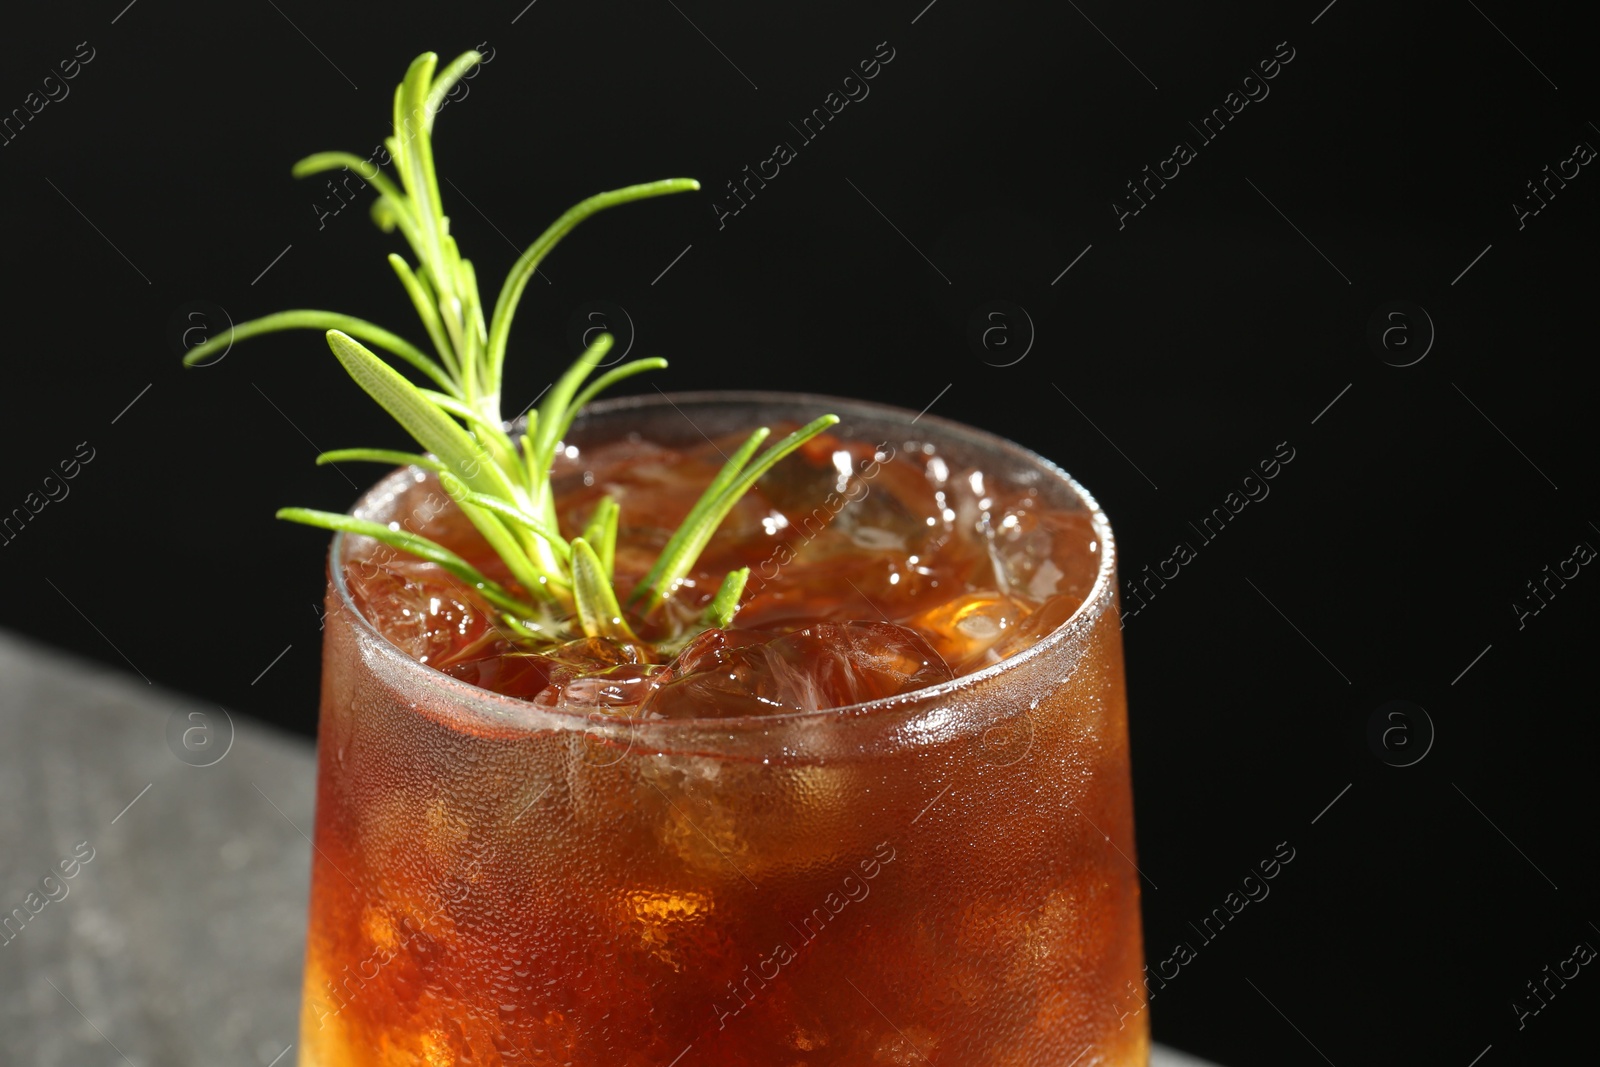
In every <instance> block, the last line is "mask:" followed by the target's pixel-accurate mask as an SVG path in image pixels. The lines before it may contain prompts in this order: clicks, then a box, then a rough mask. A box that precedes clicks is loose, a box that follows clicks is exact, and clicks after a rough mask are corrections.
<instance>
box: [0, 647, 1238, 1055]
mask: <svg viewBox="0 0 1600 1067" xmlns="http://www.w3.org/2000/svg"><path fill="white" fill-rule="evenodd" d="M306 699H307V700H313V699H315V694H310V693H308V694H307V695H306ZM185 730H191V731H196V732H193V733H191V734H190V735H189V742H190V744H189V745H188V746H187V747H186V746H185V745H184V744H183V743H182V742H181V740H180V738H181V736H182V733H183V731H185ZM178 752H182V753H185V754H186V756H185V758H184V759H180V758H179V757H178V755H176V754H175V753H178ZM205 763H209V764H210V765H209V766H202V765H199V764H205ZM315 781H316V779H315V753H314V750H313V746H312V745H311V743H310V742H309V741H306V740H304V739H302V738H298V737H291V736H287V735H284V734H281V733H278V732H276V731H274V730H272V729H270V728H268V727H266V726H263V725H261V724H259V723H256V722H253V721H248V720H243V719H241V718H240V717H239V716H237V715H234V716H231V717H230V715H229V713H228V712H227V711H226V710H225V709H223V708H220V707H217V706H215V705H208V704H205V703H202V702H199V701H196V700H194V699H193V698H191V697H186V696H181V695H178V694H175V693H172V692H168V691H165V690H162V689H159V688H157V687H154V686H151V685H149V684H147V683H146V682H145V681H143V680H142V679H141V678H139V677H138V676H135V675H125V674H121V673H118V672H114V671H111V670H108V669H106V668H104V667H101V666H99V665H96V664H91V663H90V662H88V661H86V660H81V659H77V658H74V657H72V656H69V655H67V654H65V653H62V652H59V651H56V650H53V649H48V648H45V647H43V646H40V645H36V644H32V643H30V642H28V641H25V640H23V639H21V638H18V637H15V636H10V635H7V634H5V633H3V632H0V920H4V922H3V925H0V1065H12V1064H15V1065H24V1064H26V1065H30V1067H56V1065H67V1064H70V1065H72V1067H93V1065H100V1064H104V1065H107V1067H113V1065H124V1067H188V1065H202V1064H203V1065H206V1067H212V1065H221V1064H238V1065H240V1067H248V1065H258V1067H268V1065H275V1067H291V1065H292V1064H293V1063H294V1059H295V1056H294V1053H292V1052H290V1053H289V1054H288V1055H284V1054H285V1053H286V1052H288V1050H289V1049H290V1048H291V1046H293V1045H294V1044H295V1043H296V1042H297V1041H298V1037H297V1034H296V1028H297V1024H298V1017H299V1011H298V1008H299V995H300V963H301V955H302V953H303V951H304V946H305V907H306V892H307V886H308V884H309V879H310V871H311V864H310V857H311V843H310V840H309V839H308V838H307V837H306V834H308V833H309V832H310V830H311V814H312V802H313V800H314V795H313V794H314V792H315ZM279 1057H282V1058H281V1059H280V1058H279ZM1151 1067H1206V1065H1205V1064H1203V1063H1201V1062H1200V1061H1199V1060H1195V1059H1192V1058H1190V1057H1188V1056H1185V1055H1183V1054H1181V1053H1177V1052H1174V1051H1172V1050H1170V1049H1164V1048H1158V1049H1157V1050H1156V1054H1155V1056H1154V1057H1153V1058H1152V1060H1151Z"/></svg>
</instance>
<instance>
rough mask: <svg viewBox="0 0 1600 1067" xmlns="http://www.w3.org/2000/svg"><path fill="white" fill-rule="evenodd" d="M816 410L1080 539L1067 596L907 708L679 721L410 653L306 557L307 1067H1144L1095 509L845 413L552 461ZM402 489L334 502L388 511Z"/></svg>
mask: <svg viewBox="0 0 1600 1067" xmlns="http://www.w3.org/2000/svg"><path fill="white" fill-rule="evenodd" d="M824 410H827V411H834V412H836V413H838V414H839V415H840V416H841V417H842V419H843V420H844V421H843V423H842V424H841V425H840V426H839V427H838V432H839V433H840V434H841V435H844V436H849V437H859V438H866V439H871V440H874V441H877V440H890V441H902V442H904V441H910V440H912V439H915V440H916V441H918V442H924V441H931V442H933V443H935V444H936V445H937V447H938V449H939V450H940V452H941V453H942V454H943V455H945V456H947V457H957V458H959V459H962V460H964V461H967V462H970V463H972V464H974V465H976V466H980V467H982V468H983V469H984V470H985V472H986V474H987V475H988V476H990V477H998V478H1002V479H1006V480H1009V481H1011V482H1014V483H1016V484H1019V485H1027V486H1031V487H1034V488H1036V489H1037V490H1038V492H1039V495H1040V496H1041V497H1042V499H1043V501H1044V502H1045V503H1046V504H1048V505H1049V506H1052V507H1055V508H1061V509H1079V510H1082V511H1084V512H1087V513H1088V514H1089V515H1090V517H1091V518H1092V522H1093V528H1094V531H1095V534H1096V537H1097V541H1098V545H1097V550H1098V552H1099V554H1100V558H1099V570H1098V573H1097V576H1096V578H1095V581H1094V584H1093V588H1092V590H1091V591H1090V593H1089V595H1088V596H1087V597H1086V598H1085V599H1084V601H1083V603H1082V604H1081V605H1079V606H1078V607H1077V609H1076V611H1075V612H1073V613H1072V614H1071V616H1070V618H1067V619H1066V620H1065V621H1064V622H1063V623H1062V624H1061V625H1060V626H1059V627H1057V628H1056V629H1055V630H1054V631H1052V632H1050V633H1049V634H1048V635H1047V636H1045V637H1044V638H1042V639H1041V640H1039V641H1038V642H1037V643H1036V644H1034V645H1032V646H1031V647H1028V648H1027V649H1026V650H1025V651H1022V652H1020V653H1017V654H1015V655H1013V656H1011V657H1010V658H1008V659H1005V660H1003V661H1002V662H999V663H997V664H995V665H993V666H990V667H987V668H985V669H983V670H980V671H978V672H977V673H974V674H970V675H967V676H964V677H960V678H957V679H955V680H954V681H950V682H946V683H943V684H940V685H937V686H934V687H931V688H927V689H923V690H920V691H917V692H915V693H912V694H910V695H908V696H902V697H897V698H892V699H888V700H882V701H876V702H872V703H866V704H859V705H856V706H853V707H846V708H838V709H834V710H829V711H821V712H804V713H793V714H780V715H772V716H766V717H743V718H710V717H708V718H705V719H689V720H676V719H675V720H661V719H656V720H649V719H641V720H629V719H617V718H614V717H611V716H609V715H606V714H603V713H600V712H598V711H594V712H589V713H586V712H584V711H583V710H582V709H576V710H572V711H563V712H553V711H548V710H542V709H540V708H538V707H535V706H534V705H533V704H530V703H528V702H525V701H521V700H516V699H511V698H508V697H503V696H498V695H496V694H494V693H490V692H487V691H484V690H481V689H478V688H475V687H473V686H470V685H467V684H465V683H462V682H460V681H457V680H456V679H454V678H451V677H449V676H447V675H445V674H443V673H440V672H439V671H436V670H434V669H433V668H431V667H428V666H426V665H424V664H421V663H419V662H417V661H416V660H413V659H412V658H410V657H409V656H407V655H406V654H404V653H403V652H401V651H400V650H399V649H398V648H396V647H395V646H394V645H392V644H390V643H389V642H388V641H387V640H386V639H385V638H384V637H383V636H382V635H381V634H380V633H379V632H378V631H377V630H376V629H374V627H373V625H372V624H371V623H370V622H369V621H368V620H367V619H366V618H364V617H363V616H362V614H361V613H360V612H359V611H358V610H357V609H356V607H355V605H354V603H353V602H352V600H351V595H350V590H349V588H348V587H347V583H346V569H347V567H349V566H353V565H360V564H359V563H356V562H354V561H357V560H359V559H360V558H362V552H363V551H370V550H371V548H372V545H373V543H372V542H370V541H366V542H365V544H364V545H363V544H362V541H363V539H360V538H354V537H346V536H343V535H340V536H338V537H336V538H335V539H334V542H333V547H332V551H331V554H330V562H329V580H328V590H327V606H328V614H327V617H326V625H325V632H324V652H323V680H322V718H321V725H320V733H319V748H318V779H317V816H316V839H315V856H314V860H313V869H312V886H311V922H310V935H309V942H308V946H307V952H306V973H305V989H304V1002H303V1012H302V1028H301V1040H300V1062H301V1064H302V1065H306V1067H311V1065H316V1067H347V1065H354V1064H429V1065H442V1064H457V1063H472V1064H502V1063H504V1064H508V1065H515V1064H546V1063H549V1064H566V1065H572V1067H587V1065H605V1067H617V1065H621V1064H641V1065H645V1064H647V1065H650V1067H672V1065H678V1067H701V1065H706V1064H751V1065H756V1064H760V1065H785V1067H787V1065H792V1064H861V1065H866V1064H932V1063H940V1064H945V1065H949V1067H977V1065H990V1064H994V1065H998V1064H1015V1065H1036V1067H1046V1065H1048V1067H1065V1065H1067V1064H1074V1065H1076V1067H1089V1065H1091V1064H1113V1065H1141V1067H1142V1065H1144V1064H1145V1063H1146V1062H1147V1058H1148V1048H1149V1032H1148V1021H1147V1020H1148V1016H1147V1013H1145V1012H1144V1011H1143V1010H1142V1008H1143V1003H1144V997H1143V985H1142V981H1141V978H1142V962H1143V961H1142V946H1141V937H1140V922H1139V883H1138V877H1139V876H1138V873H1137V871H1136V869H1135V868H1134V866H1133V857H1134V840H1133V805H1132V796H1131V790H1130V772H1129V753H1128V741H1127V723H1126V699H1125V695H1124V686H1123V667H1122V645H1121V633H1120V627H1119V622H1118V614H1117V609H1116V581H1115V558H1114V551H1113V541H1112V537H1111V529H1110V526H1109V525H1108V523H1107V521H1106V518H1105V515H1104V514H1103V513H1101V511H1100V510H1099V508H1098V506H1097V505H1096V504H1095V502H1094V501H1093V499H1092V498H1091V497H1090V496H1089V495H1088V493H1087V492H1085V491H1084V490H1083V488H1082V487H1081V486H1079V485H1078V484H1077V483H1076V482H1074V481H1073V480H1072V479H1071V478H1070V477H1068V476H1067V475H1066V474H1065V473H1064V472H1063V471H1061V470H1060V469H1059V468H1057V467H1056V466H1055V465H1053V464H1051V463H1050V462H1048V461H1047V460H1044V459H1042V458H1040V457H1039V456H1037V455H1035V454H1033V453H1031V452H1029V451H1027V450H1025V449H1023V448H1020V447H1019V446H1017V445H1015V444H1011V443H1009V442H1007V441H1004V440H1002V439H1000V438H998V437H995V436H993V435H990V434H987V433H983V432H980V431H977V430H974V429H971V428H968V427H965V426H961V425H958V424H955V423H951V422H946V421H943V420H940V419H937V418H934V417H931V416H926V415H925V416H922V417H921V418H920V419H919V420H917V422H916V424H915V425H914V426H913V425H912V424H911V422H912V415H911V413H909V412H904V411H900V410H897V409H892V408H886V407H881V406H877V405H873V404H866V403H861V402H856V401H840V400H835V399H831V398H820V397H811V396H800V395H787V394H772V393H759V394H756V393H721V394H718V393H703V394H682V395H676V396H673V397H671V398H670V399H663V398H660V397H656V398H650V399H625V400H621V401H614V402H609V403H606V404H601V405H596V406H595V407H594V408H593V409H591V411H590V412H589V413H588V414H587V415H586V416H585V417H584V419H583V420H582V421H581V422H580V423H579V424H578V425H577V426H576V427H575V428H574V430H573V433H572V434H571V435H570V436H571V438H572V439H573V440H575V441H578V442H580V443H581V442H583V441H601V440H607V439H611V438H614V437H617V436H619V435H621V434H626V433H640V434H644V435H645V436H647V437H652V438H659V439H661V440H663V441H666V442H668V443H672V442H677V441H681V440H683V439H684V438H685V435H686V434H695V435H698V434H699V433H701V432H704V433H706V434H708V435H711V436H716V435H717V434H718V433H721V432H726V431H732V430H739V429H743V430H746V431H747V430H748V429H749V428H750V427H752V426H755V425H763V424H765V425H771V424H773V423H774V422H778V421H782V420H786V419H787V420H795V421H803V420H805V419H809V418H811V417H812V416H813V415H815V413H817V412H819V411H824ZM415 477H416V472H414V471H405V470H401V471H396V472H394V473H392V474H391V475H389V476H388V477H387V478H385V479H384V480H382V481H380V482H379V483H378V484H377V485H376V486H375V487H374V488H373V489H372V490H370V491H369V492H368V493H367V494H366V495H365V496H364V497H363V498H362V500H361V502H360V503H359V504H358V505H357V507H356V508H355V513H356V514H358V515H361V516H363V517H366V518H371V519H376V520H379V521H389V520H392V519H395V518H396V515H395V508H396V506H397V505H396V501H397V500H399V499H401V498H402V495H403V490H404V489H405V487H406V486H407V485H409V484H411V483H412V481H413V480H414V479H415Z"/></svg>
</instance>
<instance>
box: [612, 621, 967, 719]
mask: <svg viewBox="0 0 1600 1067" xmlns="http://www.w3.org/2000/svg"><path fill="white" fill-rule="evenodd" d="M953 677H954V673H953V672H952V671H951V670H950V667H949V666H948V665H947V664H946V663H945V661H944V659H943V658H942V657H941V656H940V655H939V653H938V652H936V651H934V649H933V648H932V646H930V645H929V644H928V642H927V641H926V640H925V639H924V638H923V637H921V636H920V635H919V634H918V633H917V632H916V631H914V630H911V629H908V628H907V627H904V626H898V625H895V624H894V623H889V622H842V623H841V622H824V623H815V624H813V625H811V626H807V627H805V628H804V629H800V630H796V631H794V632H792V633H786V634H772V633H767V632H763V631H749V630H707V631H706V632H705V633H703V634H701V635H700V636H699V637H697V638H696V639H695V640H694V641H692V642H690V644H689V645H688V647H686V648H685V649H684V650H683V652H681V653H680V654H679V656H678V658H677V659H676V660H675V661H673V663H672V664H671V665H670V666H669V667H668V668H667V670H666V671H665V672H663V675H662V678H661V680H660V682H659V684H657V685H656V686H655V687H654V688H653V689H652V691H651V692H650V693H649V695H648V696H646V697H645V700H644V702H643V704H642V705H641V710H642V711H643V712H645V713H646V714H652V715H661V716H665V717H669V718H689V717H696V718H726V717H730V716H736V715H770V714H778V713H783V712H794V711H818V710H822V709H824V708H837V707H844V706H846V705H849V704H857V703H861V702H863V701H867V700H877V699H880V698H882V697H890V696H898V695H900V694H902V693H909V692H912V691H913V690H916V689H921V688H924V687H925V686H930V685H936V684H938V683H939V682H943V681H948V680H949V679H951V678H953Z"/></svg>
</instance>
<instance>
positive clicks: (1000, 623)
mask: <svg viewBox="0 0 1600 1067" xmlns="http://www.w3.org/2000/svg"><path fill="white" fill-rule="evenodd" d="M1028 614H1029V611H1028V609H1027V608H1025V607H1023V606H1022V605H1021V604H1019V603H1018V602H1017V601H1016V600H1013V599H1012V598H1011V597H1008V596H1005V595H1004V594H1001V593H968V594H966V595H964V596H960V597H957V598H956V599H954V600H952V601H949V602H948V603H945V604H941V605H939V606H938V607H936V608H931V609H929V610H928V611H925V612H923V613H922V614H920V615H918V616H916V617H915V618H913V619H911V620H910V621H909V625H911V626H912V627H914V628H915V629H916V631H917V632H918V633H920V634H921V635H922V636H924V637H926V638H927V639H928V643H929V644H931V645H932V646H933V648H934V650H935V651H937V652H938V653H939V655H941V656H943V657H944V661H945V662H946V663H948V664H950V666H951V667H953V668H954V669H955V672H956V673H957V674H967V673H969V672H971V671H974V670H977V669H978V668H979V667H983V666H986V665H988V664H989V663H997V662H999V657H998V656H995V655H992V654H991V650H992V649H993V648H994V647H995V646H996V645H998V644H999V643H1000V642H1001V640H1002V639H1003V638H1005V637H1006V636H1007V634H1009V633H1010V631H1012V630H1014V629H1015V628H1016V627H1017V626H1018V625H1019V624H1020V623H1021V622H1022V620H1023V619H1024V618H1026V617H1027V615H1028Z"/></svg>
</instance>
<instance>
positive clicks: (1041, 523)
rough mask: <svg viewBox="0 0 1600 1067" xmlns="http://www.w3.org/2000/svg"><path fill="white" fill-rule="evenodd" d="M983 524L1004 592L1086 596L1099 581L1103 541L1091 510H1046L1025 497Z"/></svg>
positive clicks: (1034, 597) (1028, 596)
mask: <svg viewBox="0 0 1600 1067" xmlns="http://www.w3.org/2000/svg"><path fill="white" fill-rule="evenodd" d="M982 529H983V531H984V533H985V534H986V535H987V541H988V547H989V558H990V560H991V561H992V562H993V565H994V576H995V584H996V586H997V588H998V589H999V590H1000V591H1001V592H1002V593H1006V594H1009V595H1011V596H1013V597H1017V598H1020V599H1023V600H1026V601H1028V602H1029V603H1031V604H1035V605H1037V604H1042V603H1043V602H1044V601H1046V600H1048V599H1050V598H1051V597H1054V596H1062V595H1067V596H1075V597H1076V598H1077V599H1079V600H1081V599H1082V598H1083V597H1084V596H1085V595H1087V594H1088V592H1089V589H1090V587H1091V586H1093V584H1094V579H1095V575H1096V573H1097V571H1098V569H1099V564H1100V556H1099V551H1100V546H1099V544H1098V543H1097V540H1096V534H1095V530H1094V524H1093V521H1092V520H1091V518H1090V516H1089V513H1088V512H1086V511H1065V512H1063V511H1046V510H1043V509H1041V508H1040V507H1039V506H1037V505H1036V504H1035V503H1034V502H1033V500H1032V498H1031V497H1023V498H1021V499H1020V500H1018V501H1017V502H1016V503H1015V504H1013V505H1011V506H1008V507H1006V508H1004V509H1001V510H1000V511H999V512H998V513H997V514H990V515H989V516H988V517H987V521H986V522H984V523H983V524H982ZM1085 549H1087V551H1085Z"/></svg>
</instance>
